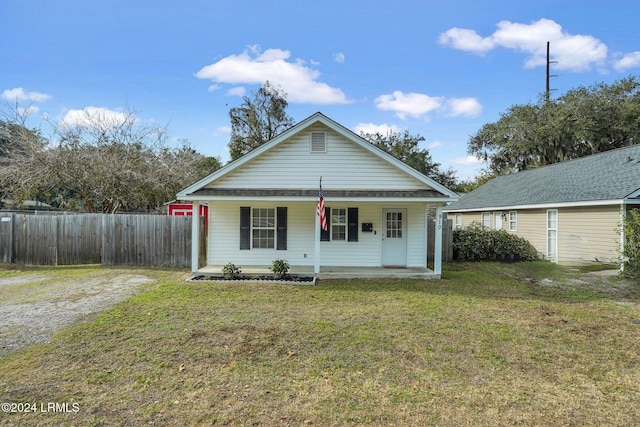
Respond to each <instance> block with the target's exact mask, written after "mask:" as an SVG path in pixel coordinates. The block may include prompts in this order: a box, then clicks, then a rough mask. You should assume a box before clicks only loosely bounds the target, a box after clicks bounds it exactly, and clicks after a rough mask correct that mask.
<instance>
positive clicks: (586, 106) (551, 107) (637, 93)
mask: <svg viewBox="0 0 640 427" xmlns="http://www.w3.org/2000/svg"><path fill="white" fill-rule="evenodd" d="M639 142H640V82H639V81H638V79H637V78H636V77H629V78H625V79H622V80H620V81H618V82H615V83H614V84H611V85H606V84H604V83H600V84H596V85H593V86H591V87H578V88H577V89H572V90H569V91H568V92H567V93H565V94H564V95H562V96H560V97H558V98H557V99H553V100H552V99H548V98H547V97H544V96H541V97H540V98H539V99H538V101H537V102H536V103H534V104H531V103H530V104H524V105H514V106H512V107H510V108H509V109H508V110H507V111H506V112H505V113H503V114H502V115H501V116H500V119H499V120H498V121H497V122H495V123H488V124H485V125H484V126H482V128H481V129H480V130H479V131H478V132H477V133H476V134H475V135H473V136H472V137H471V138H470V140H469V144H468V151H469V154H473V155H475V156H477V157H479V158H481V159H482V160H485V161H487V162H488V163H489V166H488V168H489V172H490V173H493V174H498V175H501V174H505V173H509V172H515V171H521V170H525V169H530V168H534V167H537V166H541V165H546V164H551V163H556V162H561V161H565V160H570V159H574V158H577V157H582V156H587V155H590V154H595V153H598V152H602V151H607V150H611V149H614V148H620V147H624V146H628V145H632V144H637V143H639Z"/></svg>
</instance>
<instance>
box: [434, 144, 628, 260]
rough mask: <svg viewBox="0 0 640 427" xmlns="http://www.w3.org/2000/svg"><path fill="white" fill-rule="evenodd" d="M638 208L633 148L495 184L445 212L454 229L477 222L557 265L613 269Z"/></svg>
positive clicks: (500, 179)
mask: <svg viewBox="0 0 640 427" xmlns="http://www.w3.org/2000/svg"><path fill="white" fill-rule="evenodd" d="M633 207H636V208H640V145H634V146H631V147H626V148H619V149H616V150H611V151H607V152H604V153H599V154H594V155H591V156H587V157H581V158H578V159H574V160H570V161H566V162H562V163H556V164H553V165H548V166H543V167H539V168H536V169H532V170H527V171H523V172H519V173H514V174H510V175H504V176H499V177H497V178H495V179H492V180H491V181H489V182H487V183H486V184H484V185H483V186H481V187H479V188H477V189H475V190H474V191H472V192H470V193H469V194H466V195H464V196H462V197H461V198H460V200H459V201H457V202H454V203H452V204H450V205H448V206H447V207H446V208H445V209H444V211H445V212H446V213H447V215H448V217H449V218H450V219H452V220H453V224H454V227H456V228H462V227H466V226H468V225H470V224H471V223H472V222H477V223H480V224H482V225H483V226H485V227H488V228H491V229H504V230H506V231H508V232H510V233H514V234H517V235H518V236H520V237H523V238H525V239H527V240H528V241H529V242H531V243H532V244H533V245H534V246H535V247H536V249H537V250H538V251H539V252H540V254H542V255H543V256H544V257H545V258H546V259H549V260H552V261H554V262H557V263H564V264H572V263H576V264H579V263H585V262H593V261H600V262H606V263H609V262H613V263H617V262H620V249H621V244H622V241H623V237H624V234H623V233H622V227H621V225H622V221H623V218H624V216H625V213H626V212H627V210H628V209H630V208H633Z"/></svg>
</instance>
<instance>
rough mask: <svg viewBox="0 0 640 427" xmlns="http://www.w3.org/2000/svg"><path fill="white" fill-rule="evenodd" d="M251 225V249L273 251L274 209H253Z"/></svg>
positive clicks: (274, 234) (274, 239)
mask: <svg viewBox="0 0 640 427" xmlns="http://www.w3.org/2000/svg"><path fill="white" fill-rule="evenodd" d="M252 225H253V227H252V236H253V245H252V246H253V248H268V249H273V248H274V247H275V241H276V238H275V237H276V222H275V209H273V208H254V209H253V221H252Z"/></svg>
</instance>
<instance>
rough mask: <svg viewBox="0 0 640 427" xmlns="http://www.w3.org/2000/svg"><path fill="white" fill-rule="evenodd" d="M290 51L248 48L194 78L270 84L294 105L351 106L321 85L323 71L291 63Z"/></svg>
mask: <svg viewBox="0 0 640 427" xmlns="http://www.w3.org/2000/svg"><path fill="white" fill-rule="evenodd" d="M290 57H291V52H289V51H288V50H282V49H267V50H266V51H264V52H262V53H261V52H260V49H259V47H258V46H257V45H253V46H250V47H248V49H247V50H245V51H244V52H242V53H241V54H239V55H229V56H227V57H226V58H222V59H221V60H219V61H217V62H215V63H213V64H210V65H207V66H205V67H202V68H201V69H200V70H199V71H198V72H197V73H196V74H195V75H196V77H197V78H199V79H209V80H212V81H213V82H214V83H215V84H221V83H226V84H232V85H243V84H260V85H262V84H264V82H265V81H267V80H268V81H269V82H270V83H271V84H272V85H274V86H276V87H277V86H279V87H281V88H282V90H283V91H284V92H285V93H286V94H287V101H289V102H292V103H313V104H348V103H350V102H351V101H350V100H348V99H347V97H346V95H345V94H344V93H343V92H342V91H341V90H340V89H338V88H334V87H331V86H329V85H328V84H326V83H322V82H320V81H319V80H318V79H319V78H320V71H318V70H317V69H314V68H311V67H309V66H307V64H306V62H305V61H303V60H301V59H296V60H291V59H290Z"/></svg>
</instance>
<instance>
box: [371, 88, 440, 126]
mask: <svg viewBox="0 0 640 427" xmlns="http://www.w3.org/2000/svg"><path fill="white" fill-rule="evenodd" d="M443 102H444V98H443V97H432V96H429V95H425V94H423V93H403V92H401V91H399V90H396V91H394V92H393V93H392V94H390V95H380V96H379V97H377V98H376V99H375V100H374V103H375V104H376V107H377V108H378V110H385V111H395V114H396V116H397V117H399V118H400V119H402V120H406V119H407V117H413V118H419V117H421V116H423V115H425V114H427V113H429V112H430V111H433V110H437V109H438V108H440V107H441V106H442V103H443Z"/></svg>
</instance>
